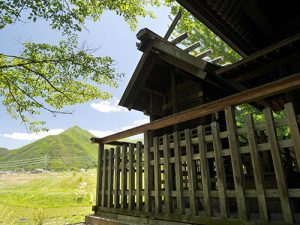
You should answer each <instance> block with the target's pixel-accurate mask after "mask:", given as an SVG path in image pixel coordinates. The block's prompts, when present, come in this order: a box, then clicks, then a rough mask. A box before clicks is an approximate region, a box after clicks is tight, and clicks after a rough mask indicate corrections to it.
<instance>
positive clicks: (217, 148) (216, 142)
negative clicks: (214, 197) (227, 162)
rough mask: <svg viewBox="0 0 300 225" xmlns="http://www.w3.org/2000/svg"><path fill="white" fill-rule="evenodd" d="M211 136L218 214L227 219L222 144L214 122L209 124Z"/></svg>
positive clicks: (217, 127) (217, 126)
mask: <svg viewBox="0 0 300 225" xmlns="http://www.w3.org/2000/svg"><path fill="white" fill-rule="evenodd" d="M211 129H212V134H213V146H214V153H215V160H216V173H217V184H218V185H217V188H218V193H219V202H220V213H221V216H222V217H223V218H227V217H228V203H227V198H226V194H225V193H226V174H225V168H224V163H223V157H222V154H221V151H222V143H221V140H220V137H219V125H218V124H217V123H216V122H213V123H212V124H211Z"/></svg>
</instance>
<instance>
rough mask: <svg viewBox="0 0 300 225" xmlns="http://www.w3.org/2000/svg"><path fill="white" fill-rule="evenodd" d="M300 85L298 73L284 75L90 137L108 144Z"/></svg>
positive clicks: (97, 141)
mask: <svg viewBox="0 0 300 225" xmlns="http://www.w3.org/2000/svg"><path fill="white" fill-rule="evenodd" d="M298 87H300V73H296V74H294V75H291V76H288V77H285V78H283V79H280V80H277V81H274V82H271V83H269V84H265V85H262V86H259V87H256V88H252V89H249V90H246V91H242V92H240V93H237V94H234V95H231V96H228V97H225V98H222V99H219V100H216V101H212V102H210V103H207V104H203V105H199V106H196V107H194V108H191V109H188V110H185V111H182V112H179V113H176V114H173V115H170V116H167V117H164V118H162V119H159V120H155V121H153V122H151V123H147V124H144V125H141V126H137V127H134V128H131V129H128V130H124V131H121V132H118V133H115V134H112V135H109V136H106V137H103V138H97V137H94V138H92V140H93V142H94V143H102V144H108V143H111V142H113V141H116V140H120V139H123V138H126V137H130V136H133V135H137V134H141V133H144V132H146V131H150V130H156V129H160V128H164V127H168V126H172V125H175V124H178V123H181V122H185V121H188V120H192V119H196V118H199V117H202V116H206V115H209V114H212V113H215V112H218V111H221V110H223V109H224V108H225V107H226V106H231V105H239V104H242V103H249V102H254V101H257V100H261V99H263V98H266V97H269V96H272V95H277V94H280V93H283V92H287V91H290V90H293V89H296V88H298Z"/></svg>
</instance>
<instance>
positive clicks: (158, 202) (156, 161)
mask: <svg viewBox="0 0 300 225" xmlns="http://www.w3.org/2000/svg"><path fill="white" fill-rule="evenodd" d="M153 147H154V192H155V196H154V197H155V212H156V213H159V212H161V196H160V195H161V172H160V164H159V158H160V154H159V142H158V138H157V137H154V139H153Z"/></svg>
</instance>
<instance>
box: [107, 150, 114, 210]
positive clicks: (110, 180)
mask: <svg viewBox="0 0 300 225" xmlns="http://www.w3.org/2000/svg"><path fill="white" fill-rule="evenodd" d="M113 152H114V149H113V148H110V150H109V151H108V177H107V178H108V181H107V183H108V184H107V186H108V188H107V207H108V208H111V206H112V200H113V197H112V190H113Z"/></svg>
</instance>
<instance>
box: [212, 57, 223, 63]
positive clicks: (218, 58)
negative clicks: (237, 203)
mask: <svg viewBox="0 0 300 225" xmlns="http://www.w3.org/2000/svg"><path fill="white" fill-rule="evenodd" d="M222 60H223V57H222V56H219V57H217V58H214V59H212V60H211V61H210V63H215V64H217V63H219V62H221V61H222Z"/></svg>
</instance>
